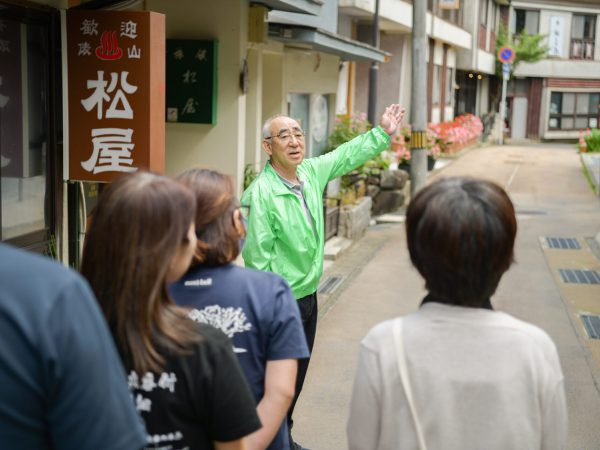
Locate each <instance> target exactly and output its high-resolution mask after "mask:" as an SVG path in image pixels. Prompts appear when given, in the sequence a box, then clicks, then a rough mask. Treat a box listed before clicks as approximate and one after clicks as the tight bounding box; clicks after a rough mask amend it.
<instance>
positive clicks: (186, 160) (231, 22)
mask: <svg viewBox="0 0 600 450" xmlns="http://www.w3.org/2000/svg"><path fill="white" fill-rule="evenodd" d="M146 9H148V10H151V11H157V12H161V13H163V14H165V15H166V23H167V29H166V34H167V39H170V38H172V39H216V40H218V41H219V47H218V66H217V77H218V81H217V123H216V125H203V124H185V123H167V125H166V141H167V142H166V166H167V168H166V171H167V173H168V174H170V175H174V174H177V173H179V172H181V171H183V170H185V169H188V168H190V167H193V166H203V167H208V168H211V169H215V170H219V171H222V172H225V173H227V174H229V175H231V176H232V177H233V179H234V182H235V183H236V187H237V191H238V193H240V192H241V190H240V185H241V182H242V177H243V170H244V144H245V115H246V103H245V102H246V96H245V95H243V94H242V93H241V90H240V89H239V76H240V71H241V68H242V62H243V60H244V58H245V57H246V49H247V35H248V29H247V25H248V3H247V2H241V1H239V0H220V1H219V2H199V1H197V0H178V1H176V2H174V1H166V0H147V2H146Z"/></svg>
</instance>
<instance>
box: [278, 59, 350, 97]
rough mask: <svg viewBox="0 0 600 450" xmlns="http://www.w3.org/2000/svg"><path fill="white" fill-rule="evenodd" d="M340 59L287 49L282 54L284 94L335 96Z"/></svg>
mask: <svg viewBox="0 0 600 450" xmlns="http://www.w3.org/2000/svg"><path fill="white" fill-rule="evenodd" d="M339 62H340V58H339V57H338V56H335V55H331V54H327V53H322V52H314V51H311V50H306V51H304V50H294V49H287V50H286V51H285V53H284V61H283V66H284V74H283V78H284V89H285V91H286V92H299V93H314V94H335V93H336V92H337V84H338V76H339Z"/></svg>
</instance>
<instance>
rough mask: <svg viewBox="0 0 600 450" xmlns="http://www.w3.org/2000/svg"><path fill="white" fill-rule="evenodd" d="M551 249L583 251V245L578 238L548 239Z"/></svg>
mask: <svg viewBox="0 0 600 450" xmlns="http://www.w3.org/2000/svg"><path fill="white" fill-rule="evenodd" d="M546 242H547V243H548V247H549V248H562V249H568V250H581V245H579V241H578V240H577V239H576V238H562V237H547V238H546Z"/></svg>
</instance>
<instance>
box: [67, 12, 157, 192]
mask: <svg viewBox="0 0 600 450" xmlns="http://www.w3.org/2000/svg"><path fill="white" fill-rule="evenodd" d="M67 57H68V109H69V116H68V117H69V123H68V126H69V142H68V152H67V155H68V157H67V158H66V160H65V161H66V164H65V178H66V179H70V180H83V181H95V182H98V181H111V180H112V179H114V178H115V177H117V176H119V175H122V174H124V173H128V172H135V171H137V170H140V169H145V170H151V171H153V172H159V173H161V172H164V167H165V122H164V108H165V103H164V95H165V16H164V15H163V14H158V13H154V12H148V11H84V10H69V11H68V12H67Z"/></svg>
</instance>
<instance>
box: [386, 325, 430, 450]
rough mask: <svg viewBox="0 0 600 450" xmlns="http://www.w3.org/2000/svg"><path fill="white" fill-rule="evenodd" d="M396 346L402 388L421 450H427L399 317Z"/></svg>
mask: <svg viewBox="0 0 600 450" xmlns="http://www.w3.org/2000/svg"><path fill="white" fill-rule="evenodd" d="M394 344H395V347H396V360H397V361H398V371H399V372H400V380H401V381H402V387H403V388H404V393H405V395H406V400H407V401H408V406H409V408H410V414H411V415H412V418H413V421H414V423H415V432H416V434H417V442H418V444H419V449H420V450H427V446H426V445H425V438H424V437H423V430H422V429H421V422H419V418H418V417H417V410H416V408H415V402H414V400H413V396H412V390H411V389H410V380H409V378H408V370H407V367H406V357H405V355H404V343H403V341H402V318H401V317H398V318H397V319H396V320H395V321H394Z"/></svg>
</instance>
